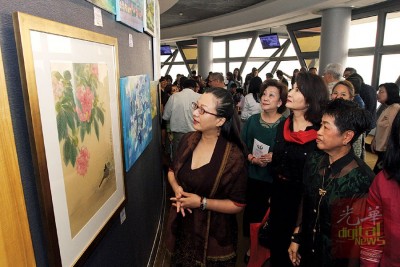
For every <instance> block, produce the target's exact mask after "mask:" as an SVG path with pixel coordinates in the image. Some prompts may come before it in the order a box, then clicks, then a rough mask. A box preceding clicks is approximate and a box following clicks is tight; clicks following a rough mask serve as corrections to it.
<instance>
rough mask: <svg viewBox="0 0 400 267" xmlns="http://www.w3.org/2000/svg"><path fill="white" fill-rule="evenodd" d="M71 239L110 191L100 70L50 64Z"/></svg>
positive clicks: (109, 148) (108, 137)
mask: <svg viewBox="0 0 400 267" xmlns="http://www.w3.org/2000/svg"><path fill="white" fill-rule="evenodd" d="M51 76H52V87H53V96H54V103H55V110H56V122H57V131H58V141H59V146H60V154H61V158H62V163H63V164H62V165H63V166H62V169H63V174H64V184H65V188H66V196H67V205H68V214H69V220H70V228H71V236H72V237H73V236H75V235H76V234H77V233H78V232H79V231H80V230H81V229H82V227H84V225H85V224H86V223H87V222H88V220H89V219H90V218H91V217H92V216H93V215H94V213H95V212H96V211H97V210H98V209H99V208H100V207H101V206H102V205H103V204H104V203H105V202H106V201H107V199H108V198H109V197H110V196H111V194H112V193H113V192H114V191H115V190H116V181H115V171H114V161H113V159H114V155H113V149H112V142H111V138H112V136H111V135H112V133H111V118H110V100H109V95H108V94H109V93H108V92H109V90H108V86H107V85H108V76H107V65H106V64H89V63H88V64H85V63H56V62H54V63H52V64H51Z"/></svg>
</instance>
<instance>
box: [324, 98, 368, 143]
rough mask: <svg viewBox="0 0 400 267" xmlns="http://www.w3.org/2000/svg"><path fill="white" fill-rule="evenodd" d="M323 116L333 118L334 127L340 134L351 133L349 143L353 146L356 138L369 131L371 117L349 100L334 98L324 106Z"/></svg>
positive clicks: (366, 111)
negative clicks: (351, 136)
mask: <svg viewBox="0 0 400 267" xmlns="http://www.w3.org/2000/svg"><path fill="white" fill-rule="evenodd" d="M323 114H324V115H325V114H326V115H330V116H332V117H334V118H335V125H336V127H337V128H338V129H339V131H340V133H344V132H345V131H353V132H354V136H353V138H352V139H351V141H350V144H353V143H354V142H355V141H356V140H357V138H358V137H359V136H360V135H361V134H362V133H364V132H366V131H368V130H370V129H371V126H372V115H371V113H370V112H369V111H368V110H366V109H363V108H360V107H359V106H358V104H357V103H356V102H354V101H351V100H345V99H342V98H336V99H334V100H331V101H330V102H328V104H327V105H326V107H325V109H324V111H323Z"/></svg>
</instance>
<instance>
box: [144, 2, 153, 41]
mask: <svg viewBox="0 0 400 267" xmlns="http://www.w3.org/2000/svg"><path fill="white" fill-rule="evenodd" d="M145 2H146V3H145V4H144V7H145V11H144V16H143V18H144V20H143V26H144V27H143V28H144V31H145V32H147V33H148V34H150V35H151V36H154V25H155V24H154V7H155V3H154V0H145Z"/></svg>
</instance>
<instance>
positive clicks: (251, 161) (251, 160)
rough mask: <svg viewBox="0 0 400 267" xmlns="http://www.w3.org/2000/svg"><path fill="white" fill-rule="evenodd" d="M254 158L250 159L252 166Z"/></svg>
mask: <svg viewBox="0 0 400 267" xmlns="http://www.w3.org/2000/svg"><path fill="white" fill-rule="evenodd" d="M255 158H256V157H254V156H252V157H251V159H250V163H251V164H254V163H253V159H255Z"/></svg>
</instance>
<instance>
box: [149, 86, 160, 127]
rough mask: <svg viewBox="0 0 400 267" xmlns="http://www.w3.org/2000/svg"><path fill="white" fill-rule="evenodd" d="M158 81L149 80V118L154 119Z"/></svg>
mask: <svg viewBox="0 0 400 267" xmlns="http://www.w3.org/2000/svg"><path fill="white" fill-rule="evenodd" d="M157 90H158V81H151V82H150V94H151V118H152V119H154V117H155V116H157V100H158V94H157Z"/></svg>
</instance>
